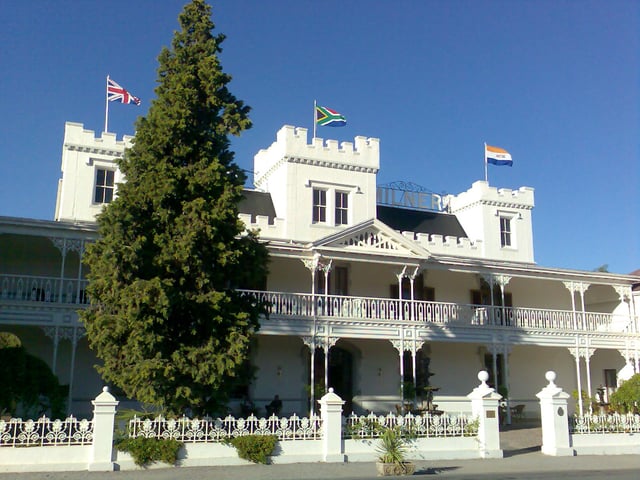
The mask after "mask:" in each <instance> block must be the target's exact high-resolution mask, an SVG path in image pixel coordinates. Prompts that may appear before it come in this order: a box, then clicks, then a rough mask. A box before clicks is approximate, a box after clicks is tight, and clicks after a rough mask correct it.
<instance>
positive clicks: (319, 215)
mask: <svg viewBox="0 0 640 480" xmlns="http://www.w3.org/2000/svg"><path fill="white" fill-rule="evenodd" d="M316 192H317V193H318V198H317V200H316ZM311 195H312V200H311V203H312V210H311V221H312V223H324V224H326V223H327V189H326V188H318V187H314V188H313V192H312V194H311ZM323 197H324V198H323ZM323 217H324V218H323Z"/></svg>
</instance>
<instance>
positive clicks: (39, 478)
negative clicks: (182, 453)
mask: <svg viewBox="0 0 640 480" xmlns="http://www.w3.org/2000/svg"><path fill="white" fill-rule="evenodd" d="M540 444H541V431H540V429H539V428H538V427H533V428H531V427H527V426H517V425H516V426H513V427H512V428H510V429H508V430H506V431H504V432H502V433H501V447H502V448H503V450H504V454H505V458H502V459H491V460H481V459H473V460H438V461H418V462H416V467H417V469H416V473H415V475H414V478H415V477H416V476H423V477H425V478H435V477H443V478H452V479H453V478H469V479H473V478H486V479H491V478H496V477H499V476H504V475H507V476H508V478H518V479H527V478H533V477H536V478H537V477H538V476H548V477H549V478H562V477H563V475H562V472H566V473H567V474H569V473H571V474H572V475H575V474H576V472H577V473H578V475H579V472H585V473H586V472H591V473H592V472H602V478H606V476H607V472H612V471H632V470H640V456H639V455H614V456H611V455H610V456H577V457H549V456H547V455H542V453H540ZM545 474H549V475H545ZM375 476H376V469H375V464H374V463H373V462H358V463H340V464H336V463H296V464H287V465H244V466H233V467H189V468H151V469H148V470H137V471H126V472H108V473H102V472H91V473H90V472H60V473H55V472H47V473H20V474H14V473H4V474H2V473H0V480H14V479H15V480H80V479H85V478H89V479H91V480H134V479H136V480H137V479H142V480H145V479H149V480H151V479H153V480H196V479H197V480H298V479H306V480H329V479H330V480H360V479H372V478H374V477H375ZM639 476H640V474H639ZM405 478H406V477H405ZM629 478H636V476H635V475H634V476H631V477H629Z"/></svg>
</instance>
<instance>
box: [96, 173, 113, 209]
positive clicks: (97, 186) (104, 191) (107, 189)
mask: <svg viewBox="0 0 640 480" xmlns="http://www.w3.org/2000/svg"><path fill="white" fill-rule="evenodd" d="M95 172H96V173H95V176H94V183H93V202H92V203H93V204H94V205H107V204H109V203H111V202H113V200H114V199H115V197H116V171H115V170H114V169H112V168H105V167H101V166H96V169H95ZM100 172H104V184H102V185H99V184H98V176H99V174H100ZM109 173H111V175H112V177H113V178H112V184H111V185H109V184H108V183H107V178H108V175H109ZM99 188H100V189H102V201H98V200H97V198H96V197H97V193H98V189H99ZM109 190H110V191H111V198H110V199H109V201H105V198H106V192H107V191H109Z"/></svg>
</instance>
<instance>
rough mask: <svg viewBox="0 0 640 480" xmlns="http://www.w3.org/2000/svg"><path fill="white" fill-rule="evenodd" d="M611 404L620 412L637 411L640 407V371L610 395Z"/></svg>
mask: <svg viewBox="0 0 640 480" xmlns="http://www.w3.org/2000/svg"><path fill="white" fill-rule="evenodd" d="M609 405H610V406H611V408H612V409H613V410H615V411H616V412H620V413H636V412H637V409H638V407H640V373H636V374H635V375H634V376H633V377H631V378H630V379H629V380H626V381H625V382H622V384H621V385H620V386H619V387H618V389H617V390H616V391H615V392H613V393H612V394H611V396H610V397H609Z"/></svg>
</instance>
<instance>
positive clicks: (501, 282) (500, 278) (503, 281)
mask: <svg viewBox="0 0 640 480" xmlns="http://www.w3.org/2000/svg"><path fill="white" fill-rule="evenodd" d="M495 278H496V282H497V283H498V286H499V287H500V299H501V302H502V303H501V307H500V310H501V313H502V324H503V325H508V324H509V323H508V322H507V309H506V305H505V304H504V288H505V287H506V286H507V284H508V283H509V281H511V277H508V276H507V275H496V277H495ZM491 296H493V293H492V294H491Z"/></svg>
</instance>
